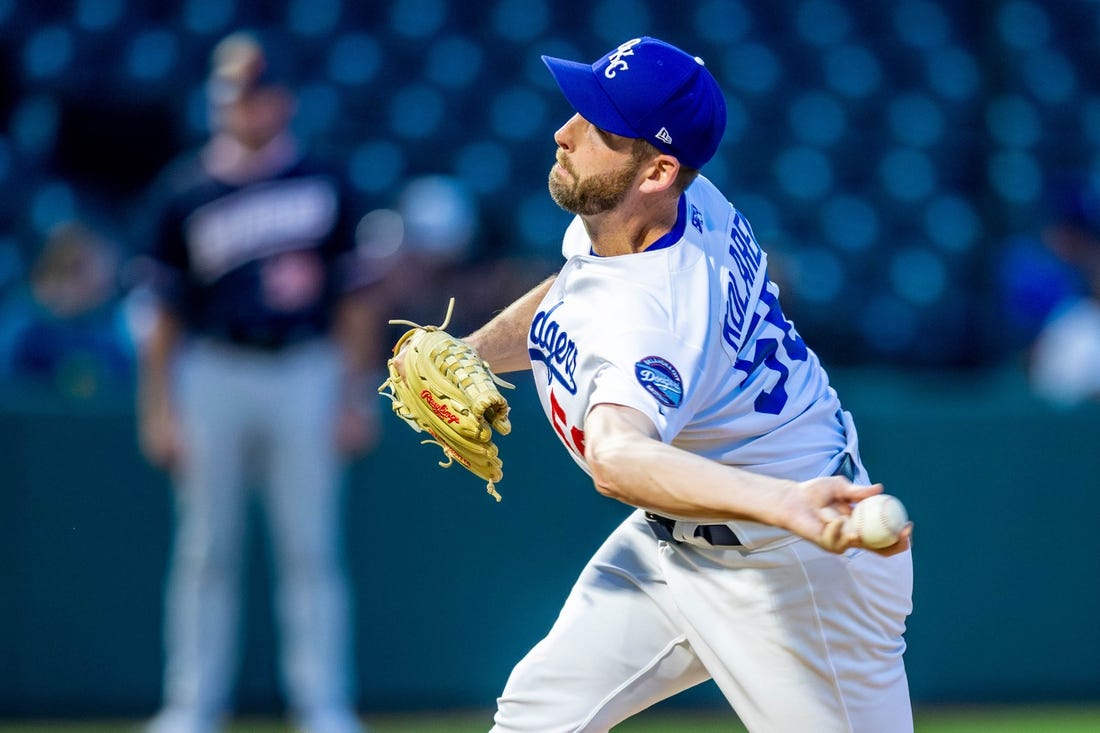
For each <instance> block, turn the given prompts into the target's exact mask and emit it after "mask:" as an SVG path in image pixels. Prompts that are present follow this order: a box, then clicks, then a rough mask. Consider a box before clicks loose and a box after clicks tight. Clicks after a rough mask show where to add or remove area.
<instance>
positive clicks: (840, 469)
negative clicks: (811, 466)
mask: <svg viewBox="0 0 1100 733" xmlns="http://www.w3.org/2000/svg"><path fill="white" fill-rule="evenodd" d="M833 475H834V476H844V477H845V478H847V479H848V480H849V481H851V480H853V479H854V478H855V461H853V460H852V455H851V454H850V453H845V454H844V460H842V461H841V462H840V465H839V466H837V469H836V470H835V471H833ZM645 521H646V522H648V523H649V529H650V530H651V531H652V532H653V534H654V536H655V537H656V538H657V539H659V540H664V541H665V542H675V543H679V542H680V540H678V539H676V538H675V537H673V536H672V528H673V527H675V526H676V520H675V519H672V518H671V517H663V516H661V515H660V514H653V513H652V512H646V513H645ZM692 536H693V537H698V538H700V539H704V540H706V541H707V542H708V543H710V544H711V545H713V546H714V547H739V546H741V544H742V543H741V540H739V539H738V538H737V535H735V534H734V533H733V530H732V529H730V528H729V525H726V524H700V525H699V526H698V527H696V528H695V531H694V532H692Z"/></svg>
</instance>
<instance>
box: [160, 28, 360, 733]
mask: <svg viewBox="0 0 1100 733" xmlns="http://www.w3.org/2000/svg"><path fill="white" fill-rule="evenodd" d="M273 61H275V59H273V58H271V56H270V54H269V53H267V52H265V48H264V46H263V44H262V43H261V41H260V40H259V38H258V37H257V36H255V35H252V34H245V33H237V34H233V35H231V36H229V37H227V38H225V39H224V40H222V41H221V42H220V43H219V44H218V45H217V47H216V48H215V50H214V53H213V56H212V75H211V77H210V80H209V90H208V91H209V95H210V104H211V124H212V128H213V129H212V136H211V138H210V139H209V141H208V142H206V144H205V145H203V146H202V148H201V149H200V150H198V151H197V152H196V153H195V154H194V155H190V156H187V157H185V158H184V159H182V160H181V161H179V162H178V163H177V164H175V165H173V166H171V167H170V168H169V170H168V171H166V172H165V174H164V176H163V177H162V178H163V180H162V181H161V182H160V186H159V190H158V191H157V193H158V194H159V196H158V202H157V205H156V206H155V208H154V210H155V211H156V212H157V215H156V220H155V223H154V226H155V230H154V232H153V241H152V242H150V245H151V259H152V266H151V268H150V272H151V277H150V285H151V290H152V291H153V293H154V294H155V296H156V301H157V306H156V316H155V318H154V323H153V326H152V328H151V331H150V333H149V335H148V337H147V338H146V339H145V342H144V347H143V349H142V355H141V360H140V370H139V429H140V439H141V445H142V449H143V451H144V453H145V455H146V456H147V458H148V459H149V460H150V461H152V462H153V463H154V464H156V465H158V466H162V467H164V468H166V469H168V470H170V471H171V472H172V475H173V477H174V479H175V480H176V483H177V489H178V490H177V510H178V525H177V531H176V537H175V549H174V556H173V559H172V567H171V570H170V576H169V581H168V587H167V597H166V626H165V633H166V655H167V659H166V667H165V672H164V704H163V708H162V710H161V712H160V713H159V714H158V715H157V716H156V717H155V718H154V719H153V720H152V721H151V723H150V724H149V726H148V731H149V733H212V731H215V730H218V729H219V728H220V727H221V725H222V723H223V721H224V719H225V718H226V717H227V716H228V713H229V711H230V708H231V688H232V676H233V674H234V672H235V669H236V661H237V660H236V657H237V649H236V645H237V636H238V629H237V625H238V615H239V606H240V602H239V586H240V580H241V579H240V573H241V564H242V559H243V549H242V544H243V542H242V540H243V537H244V530H245V525H246V519H247V516H248V511H247V507H248V500H247V499H248V492H247V488H248V487H249V486H251V485H253V482H255V484H256V485H258V486H260V487H262V489H261V492H260V495H261V497H262V499H263V502H264V509H265V517H266V521H267V526H268V529H269V535H270V538H271V542H272V551H273V556H274V558H275V563H276V566H277V576H276V578H277V588H276V605H277V619H278V622H279V625H280V632H281V644H280V652H281V664H282V678H283V682H284V685H285V689H286V693H287V698H288V699H287V702H288V704H289V707H290V710H291V712H292V713H293V715H294V717H295V720H296V722H297V724H298V725H299V726H300V727H301V730H303V731H308V733H355V732H356V731H359V730H360V729H361V728H360V725H359V722H358V720H357V719H356V717H355V715H354V713H353V706H352V701H351V700H350V699H349V694H350V692H349V691H350V684H349V683H350V680H349V674H350V665H349V662H350V660H349V650H350V649H351V648H352V645H351V643H350V638H349V637H350V629H349V608H348V605H349V599H348V590H347V587H346V581H345V578H344V576H343V569H342V565H341V552H340V536H341V535H340V531H339V529H340V517H341V491H340V485H341V475H342V471H341V468H342V458H343V457H344V456H347V455H351V454H357V453H361V452H363V451H365V450H366V449H368V448H369V447H371V445H372V444H373V441H374V436H375V422H374V419H375V418H374V415H373V410H372V406H373V405H374V403H375V401H376V399H377V397H376V395H374V393H373V381H371V380H369V379H365V372H366V371H367V368H368V366H369V365H370V364H371V358H372V355H373V352H372V348H373V347H374V344H375V341H374V336H373V335H374V334H376V333H377V328H376V324H377V322H378V321H377V320H375V318H374V310H373V308H374V306H372V305H371V302H372V301H371V294H370V291H369V289H368V288H366V287H365V286H366V285H367V284H368V283H369V282H370V280H371V279H372V277H373V273H371V272H366V271H364V267H363V266H362V264H361V261H360V260H357V258H356V255H355V242H354V217H352V216H351V212H350V211H349V204H348V201H347V198H346V195H345V190H344V187H343V184H342V183H341V181H340V179H339V178H338V177H337V176H336V175H335V174H334V173H332V172H331V171H330V170H328V169H327V168H325V167H324V166H322V165H321V164H320V163H319V162H317V161H314V160H312V159H310V158H309V157H307V156H304V155H303V153H302V152H301V150H300V149H299V146H298V144H297V142H296V140H295V138H294V136H293V135H292V134H291V131H290V127H289V125H290V122H291V120H292V118H293V113H294V111H295V97H294V96H293V95H292V93H291V91H290V90H289V89H288V88H287V86H285V85H284V84H283V83H281V82H280V81H278V80H277V78H276V75H275V74H274V73H273V69H272V66H271V64H272V62H273Z"/></svg>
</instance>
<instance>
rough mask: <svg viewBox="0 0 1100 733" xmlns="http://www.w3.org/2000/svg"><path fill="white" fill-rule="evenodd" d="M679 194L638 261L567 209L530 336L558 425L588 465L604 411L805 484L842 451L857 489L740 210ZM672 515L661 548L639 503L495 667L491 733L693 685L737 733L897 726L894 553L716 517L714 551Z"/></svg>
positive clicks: (906, 562)
mask: <svg viewBox="0 0 1100 733" xmlns="http://www.w3.org/2000/svg"><path fill="white" fill-rule="evenodd" d="M680 201H681V202H680V212H679V217H678V219H677V225H676V227H675V228H674V229H673V230H672V231H671V232H670V233H669V234H668V235H667V236H666V237H664V238H663V239H661V240H659V241H658V242H656V243H655V244H654V245H653V246H651V247H650V248H648V249H647V250H645V251H644V252H640V253H637V254H631V255H627V256H622V257H610V258H601V257H597V256H594V255H593V254H592V253H591V242H590V241H589V239H588V237H587V235H586V233H585V230H584V227H583V225H582V224H581V222H580V221H579V220H576V221H574V222H573V224H572V225H571V226H570V227H569V229H568V231H567V232H566V236H565V243H564V248H563V251H564V254H565V256H566V257H567V262H566V264H565V266H564V267H563V268H562V271H561V274H560V275H559V276H558V278H557V280H556V282H555V283H554V284H553V285H552V287H551V288H550V290H549V291H548V293H547V295H546V297H545V298H544V300H543V301H542V303H541V304H540V307H539V309H538V311H537V314H536V316H535V318H534V319H533V322H532V324H531V330H530V334H529V339H528V346H529V349H530V355H531V361H532V366H533V369H534V376H535V381H536V384H537V385H538V390H539V395H540V397H541V399H542V403H543V406H544V407H545V409H546V414H547V415H548V416H549V418H550V422H551V424H552V425H553V426H554V429H555V431H556V432H557V433H558V436H559V437H560V438H561V440H562V442H563V443H565V445H566V447H567V448H568V449H569V452H570V453H571V454H572V455H573V457H574V459H576V461H577V462H578V463H579V464H580V465H581V466H582V467H583V468H585V469H586V470H587V468H588V467H587V465H586V464H585V461H584V421H585V417H586V415H587V414H588V411H589V410H591V409H592V407H593V406H594V405H597V404H601V403H615V404H622V405H627V406H630V407H633V408H635V409H637V410H640V411H641V412H643V413H645V414H646V415H648V416H649V418H650V419H651V420H652V421H653V423H654V425H656V426H657V430H658V431H659V433H660V437H661V439H662V440H664V441H667V442H669V443H671V444H673V445H676V446H678V447H680V448H683V449H685V450H688V451H691V452H693V453H697V454H700V455H702V456H706V457H708V458H712V459H714V460H717V461H720V462H722V463H726V464H730V465H736V466H741V467H744V468H746V469H748V470H752V471H755V472H759V473H763V474H769V475H772V476H780V477H788V478H792V479H806V478H811V477H813V476H817V475H822V474H828V473H833V472H834V470H835V469H836V467H837V465H838V464H839V463H840V461H841V460H842V459H843V456H844V455H845V454H848V455H850V456H851V458H852V460H853V461H854V464H855V471H856V480H857V481H864V480H866V472H865V471H864V470H863V468H862V466H861V465H860V464H859V449H858V445H857V439H856V434H855V428H854V426H853V424H852V421H851V417H850V416H849V415H848V414H847V413H846V412H843V411H842V410H841V409H840V405H839V403H838V400H837V396H836V394H835V392H833V390H832V389H831V388H830V387H829V386H828V383H827V381H826V375H825V373H824V371H823V370H822V368H821V366H820V364H819V363H818V360H817V358H816V357H815V356H814V354H813V352H811V351H810V350H809V349H807V348H806V346H805V344H804V343H803V342H802V339H801V338H799V336H798V334H797V333H796V332H795V330H794V328H793V327H792V325H791V323H790V322H789V321H787V320H786V319H785V318H784V317H783V313H782V311H781V310H780V308H779V303H778V300H777V293H778V290H777V288H776V287H775V285H774V284H772V283H771V282H769V280H768V276H767V259H766V257H765V256H764V253H763V252H762V251H761V249H760V247H759V245H758V244H757V243H756V241H755V239H754V238H753V235H752V230H751V229H750V228H749V225H748V222H747V221H745V218H744V217H743V216H742V215H741V214H740V213H738V212H737V211H736V210H735V209H734V208H733V207H732V206H731V205H730V204H729V203H728V202H727V201H726V200H725V198H724V197H723V196H722V195H721V194H720V193H719V192H718V191H717V190H716V189H715V188H714V186H713V185H711V183H710V182H709V181H707V180H705V179H702V178H700V179H698V180H697V181H696V182H695V183H694V184H692V186H690V187H689V188H688V190H687V191H686V192H685V194H684V195H683V196H682V197H681V200H680ZM679 519H680V520H681V521H678V522H676V523H675V526H674V529H673V530H672V532H671V536H672V538H673V540H674V541H671V542H670V541H658V539H657V537H656V536H655V534H654V532H653V531H651V529H652V528H651V526H650V524H649V523H648V522H647V520H646V519H645V516H644V514H643V512H642V511H641V510H636V511H634V512H632V513H631V514H630V515H629V516H628V517H627V518H626V519H625V520H624V521H623V522H622V523H621V524H620V525H619V527H618V528H617V529H616V530H615V531H614V532H613V533H612V534H611V535H610V537H608V538H607V540H606V541H605V542H604V543H603V545H602V546H601V547H600V549H599V550H597V551H596V553H595V555H593V557H592V559H591V560H589V562H588V564H587V565H586V566H585V568H584V570H582V571H581V574H580V576H579V577H578V579H577V582H576V584H575V585H574V586H573V590H572V592H571V593H570V594H569V597H568V598H567V599H566V601H565V604H564V606H563V607H562V610H561V613H560V614H559V615H558V618H557V620H556V621H555V622H554V625H553V628H551V629H550V631H549V633H548V634H547V635H546V636H545V638H543V639H542V641H540V642H539V643H538V644H537V645H536V646H535V648H534V649H532V650H531V652H530V653H529V654H528V655H527V656H525V657H524V658H523V660H521V661H520V663H519V664H517V665H516V667H515V668H514V669H513V670H512V673H511V675H510V676H509V678H508V682H507V684H506V685H505V687H504V690H503V692H502V693H501V695H500V698H499V699H498V701H497V713H496V716H495V718H494V722H495V725H494V727H493V733H532V732H533V731H538V732H539V733H550V732H554V733H606V732H607V731H608V730H610V729H612V728H614V727H615V726H616V725H618V724H619V723H620V722H621V721H623V720H625V719H626V718H628V717H630V716H632V715H634V714H636V713H638V712H639V711H641V710H644V709H646V708H647V707H649V706H651V705H653V704H654V703H656V702H658V701H660V700H663V699H665V698H668V697H671V696H673V695H675V694H677V693H678V692H680V691H682V690H685V689H687V688H689V687H691V686H693V685H696V684H698V683H700V682H702V681H704V680H706V679H712V680H714V682H715V683H716V684H717V686H718V688H719V689H720V690H721V691H722V694H723V695H724V696H725V697H726V699H727V700H729V701H730V704H731V705H732V706H733V707H734V709H735V710H736V712H737V715H738V717H739V718H740V719H741V721H742V722H743V723H744V724H745V727H746V728H747V729H748V730H749V731H752V733H805V731H815V732H816V733H882V732H883V731H890V733H911V731H912V730H913V723H912V710H911V706H910V703H909V691H908V682H907V680H906V675H905V666H904V663H903V659H902V655H903V653H904V650H905V641H904V638H903V637H902V633H903V632H904V630H905V619H906V617H907V615H908V614H909V613H910V611H911V610H912V601H911V597H912V563H911V558H910V555H909V553H901V554H899V555H895V556H893V557H889V558H885V557H881V556H879V555H876V554H874V553H871V552H866V551H863V550H851V551H849V552H847V553H844V554H843V555H836V554H833V553H829V552H826V551H825V550H823V549H822V548H820V547H818V546H817V545H815V544H814V543H812V542H805V541H799V540H798V538H797V537H795V536H794V535H791V534H790V533H788V532H785V531H784V530H781V529H779V528H777V527H770V526H767V525H763V524H759V523H755V522H742V521H738V522H729V523H728V524H729V526H730V527H731V528H732V529H733V530H734V532H735V534H736V535H737V539H738V540H739V541H740V542H741V546H739V547H732V548H731V547H729V546H717V547H715V546H711V545H710V544H709V542H707V541H706V540H704V539H699V538H695V537H694V530H695V528H696V527H697V526H698V524H700V523H707V522H705V521H704V522H699V521H698V520H695V521H693V522H688V521H684V518H679ZM704 534H705V533H704ZM823 620H824V622H823Z"/></svg>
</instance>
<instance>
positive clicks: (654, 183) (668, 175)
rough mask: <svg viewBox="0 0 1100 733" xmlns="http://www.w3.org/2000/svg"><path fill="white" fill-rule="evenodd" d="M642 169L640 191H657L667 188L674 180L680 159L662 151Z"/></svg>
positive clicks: (678, 169) (678, 170)
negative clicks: (642, 175) (642, 176)
mask: <svg viewBox="0 0 1100 733" xmlns="http://www.w3.org/2000/svg"><path fill="white" fill-rule="evenodd" d="M643 171H644V178H643V179H642V185H641V187H640V188H641V191H642V192H643V193H658V192H660V191H665V190H667V189H669V188H670V187H671V186H672V184H673V183H675V182H676V176H677V174H679V172H680V161H678V160H677V159H676V158H674V157H672V156H671V155H665V154H664V153H662V154H660V155H658V156H657V157H655V158H653V160H651V161H650V162H649V164H648V165H647V166H646V167H645V168H643Z"/></svg>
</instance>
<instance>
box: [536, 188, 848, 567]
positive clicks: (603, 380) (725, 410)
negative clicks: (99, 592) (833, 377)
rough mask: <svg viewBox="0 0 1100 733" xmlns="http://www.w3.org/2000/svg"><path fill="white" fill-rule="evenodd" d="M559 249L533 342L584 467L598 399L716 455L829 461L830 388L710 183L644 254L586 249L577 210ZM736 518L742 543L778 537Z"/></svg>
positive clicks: (832, 436)
mask: <svg viewBox="0 0 1100 733" xmlns="http://www.w3.org/2000/svg"><path fill="white" fill-rule="evenodd" d="M562 251H563V254H564V255H565V257H566V258H567V262H566V263H565V265H564V267H563V268H562V270H561V273H560V274H559V275H558V278H557V281H556V282H555V283H554V284H553V286H552V287H551V288H550V291H549V292H548V293H547V295H546V297H545V299H544V300H543V301H542V303H541V305H540V307H539V310H538V312H537V315H536V316H535V318H534V320H533V322H532V325H531V330H530V333H529V335H528V348H529V353H530V356H531V361H532V366H533V370H534V377H535V383H536V385H537V386H538V391H539V396H540V398H541V400H542V404H543V408H544V409H545V410H546V414H547V416H548V417H549V419H550V422H551V424H552V425H553V426H554V429H555V431H556V432H557V433H558V436H559V437H560V438H561V440H562V442H563V443H565V446H566V447H567V448H568V449H569V452H570V454H571V455H572V456H573V458H574V459H575V460H576V461H577V462H578V463H579V464H580V465H581V466H582V468H584V469H585V470H586V471H587V470H588V467H587V465H586V463H585V461H584V421H585V417H586V415H587V413H588V411H589V410H591V409H592V408H593V407H594V406H595V405H597V404H600V403H615V404H621V405H626V406H629V407H632V408H634V409H636V410H640V411H641V412H643V413H645V414H646V415H648V416H649V418H650V419H651V420H652V421H653V423H654V425H656V426H657V430H658V431H659V433H660V437H661V439H662V440H663V441H665V442H667V443H671V444H672V445H675V446H677V447H679V448H683V449H684V450H687V451H689V452H691V453H695V454H698V455H701V456H704V457H706V458H710V459H713V460H715V461H718V462H720V463H724V464H729V465H735V466H739V467H744V468H746V469H750V470H752V471H754V472H757V473H761V474H766V475H771V476H777V477H785V478H792V479H807V478H812V477H813V476H817V475H820V474H821V473H822V471H823V470H825V469H826V468H833V467H835V465H836V463H837V462H838V461H837V460H834V459H835V458H836V457H837V456H838V455H839V454H841V452H842V451H843V450H844V448H845V444H846V431H845V426H844V418H843V416H842V414H841V413H840V404H839V401H838V399H837V397H836V394H835V392H834V391H833V390H832V389H831V388H830V387H829V385H828V379H827V376H826V374H825V372H824V370H823V369H822V368H821V365H820V363H819V361H818V359H817V357H816V356H815V355H814V353H813V352H812V351H810V350H809V349H808V348H807V347H806V345H805V343H804V342H803V341H802V338H801V337H800V336H799V335H798V333H797V332H796V331H795V329H794V326H793V324H791V322H790V321H788V320H786V318H784V316H783V313H782V311H781V310H780V307H779V301H778V288H777V287H776V286H775V284H774V283H772V282H771V281H770V280H769V279H768V275H767V257H766V255H765V254H764V252H763V251H762V250H761V248H760V246H759V244H757V242H756V239H755V238H754V237H753V233H752V229H751V228H750V227H749V223H748V221H747V220H746V219H745V217H744V216H743V215H742V214H741V213H740V212H738V211H737V210H736V209H735V208H734V207H733V206H732V205H731V204H730V203H729V202H728V201H727V200H726V198H725V197H724V196H723V195H722V194H721V192H719V191H718V190H717V189H716V188H715V187H714V186H713V185H712V184H711V183H710V182H709V181H708V180H706V179H705V178H702V177H700V178H699V179H697V181H696V182H695V183H694V184H693V185H692V186H690V187H689V188H688V190H687V191H686V192H685V194H684V195H683V196H682V197H681V199H680V212H679V216H678V219H677V225H676V227H675V228H674V229H673V230H672V231H671V232H669V234H667V235H666V236H665V237H663V238H662V239H661V240H659V241H658V242H656V243H655V244H654V245H653V246H651V247H650V248H648V249H647V250H645V251H644V252H640V253H637V254H632V255H629V256H622V257H607V258H605V257H600V256H598V255H595V254H592V251H591V242H590V240H589V238H588V236H587V233H586V231H585V229H584V226H583V224H582V223H581V220H580V218H579V217H578V218H577V219H574V221H573V222H572V224H571V225H570V226H569V228H568V230H567V231H566V234H565V239H564V245H563V248H562ZM848 439H854V435H851V436H848ZM857 457H858V456H857V455H856V454H855V452H854V451H853V458H857ZM830 463H832V465H831V466H830ZM730 526H731V527H733V528H734V531H735V533H736V534H737V536H738V537H740V538H741V539H742V541H743V542H744V543H745V544H746V545H748V546H755V545H758V544H760V543H762V542H765V541H769V540H771V539H774V538H775V537H776V536H778V535H780V534H784V533H783V532H782V530H779V529H777V528H775V527H767V526H764V525H760V524H757V523H753V522H737V523H731V525H730Z"/></svg>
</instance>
